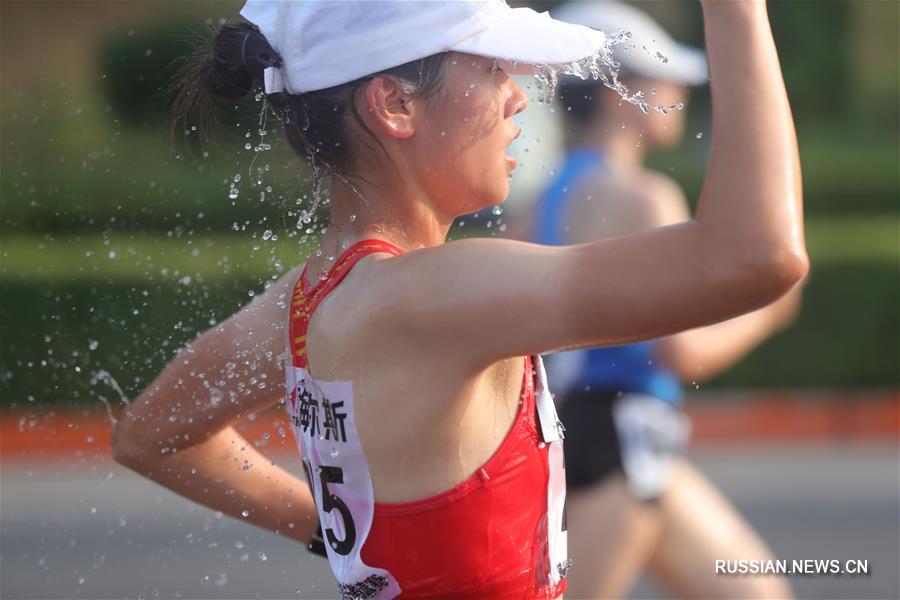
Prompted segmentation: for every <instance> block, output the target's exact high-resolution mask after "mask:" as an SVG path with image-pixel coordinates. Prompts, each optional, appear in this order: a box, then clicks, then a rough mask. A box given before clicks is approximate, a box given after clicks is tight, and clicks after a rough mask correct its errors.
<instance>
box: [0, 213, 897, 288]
mask: <svg viewBox="0 0 900 600" xmlns="http://www.w3.org/2000/svg"><path fill="white" fill-rule="evenodd" d="M255 229H256V230H257V231H256V232H255V233H252V234H231V235H228V234H218V235H209V234H206V235H203V234H198V235H190V236H184V237H175V236H172V237H159V236H153V235H146V234H135V235H129V234H127V233H124V232H116V233H113V234H110V235H75V236H55V235H52V234H46V235H43V236H41V235H34V234H32V235H16V234H13V235H10V236H7V237H5V238H4V239H3V240H2V242H0V259H2V260H0V277H2V278H3V279H5V280H7V281H9V280H27V281H32V282H45V283H54V282H65V281H96V280H100V281H103V280H109V279H112V280H117V281H128V282H141V281H145V282H165V281H167V280H174V279H181V278H183V277H185V276H187V277H191V278H197V279H201V280H203V281H207V282H210V281H215V280H219V279H235V278H237V279H241V278H246V279H259V280H263V279H266V278H268V277H270V276H271V275H273V274H277V273H280V272H283V271H284V270H285V268H287V269H289V268H291V267H292V266H294V265H298V264H300V263H302V262H303V261H304V260H305V258H306V257H307V256H308V255H309V253H310V251H311V249H312V247H313V245H314V242H313V241H312V240H309V239H307V240H302V241H301V239H299V236H298V235H297V234H296V233H294V232H291V233H289V234H283V235H281V236H278V234H275V237H276V239H272V238H270V239H268V240H263V239H262V237H261V235H262V228H260V227H257V228H255ZM806 235H807V245H808V248H809V253H810V256H811V258H812V263H813V269H817V268H818V267H819V266H824V265H833V264H842V265H851V264H871V265H879V266H890V265H893V266H895V267H896V266H897V265H898V260H900V250H898V221H897V217H896V216H894V215H891V214H878V215H860V214H850V215H841V216H819V217H810V218H808V219H807V223H806ZM288 236H290V237H288Z"/></svg>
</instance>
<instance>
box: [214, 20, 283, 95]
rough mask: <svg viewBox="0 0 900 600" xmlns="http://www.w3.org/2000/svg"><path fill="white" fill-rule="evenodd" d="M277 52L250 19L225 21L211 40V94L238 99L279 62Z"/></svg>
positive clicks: (259, 81)
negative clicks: (247, 20) (234, 21)
mask: <svg viewBox="0 0 900 600" xmlns="http://www.w3.org/2000/svg"><path fill="white" fill-rule="evenodd" d="M280 64H281V59H280V57H279V56H278V53H277V52H275V50H274V49H273V48H272V46H271V45H269V42H268V41H267V40H266V38H265V36H263V34H262V33H260V31H259V29H257V28H256V26H255V25H252V24H250V23H245V22H240V23H226V24H225V25H222V27H221V28H220V29H219V32H218V33H217V34H216V37H215V40H214V41H213V64H212V65H211V67H212V68H211V69H210V70H209V71H208V77H209V79H208V80H207V85H208V86H209V91H210V93H211V94H212V95H213V96H216V97H218V98H223V99H226V100H237V99H240V98H243V97H244V96H246V95H247V94H248V93H249V92H250V91H251V90H252V89H253V86H254V85H255V84H258V83H261V82H262V80H263V71H265V69H267V68H268V67H272V66H280Z"/></svg>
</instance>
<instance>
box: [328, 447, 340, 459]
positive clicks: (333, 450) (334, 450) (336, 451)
mask: <svg viewBox="0 0 900 600" xmlns="http://www.w3.org/2000/svg"><path fill="white" fill-rule="evenodd" d="M340 453H341V451H340V449H339V448H338V447H337V446H334V447H332V448H331V451H330V452H329V454H330V455H331V458H337V456H338V454H340Z"/></svg>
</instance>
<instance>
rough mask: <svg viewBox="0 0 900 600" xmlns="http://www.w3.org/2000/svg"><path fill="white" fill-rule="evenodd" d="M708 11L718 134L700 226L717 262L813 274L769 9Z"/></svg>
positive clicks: (727, 6)
mask: <svg viewBox="0 0 900 600" xmlns="http://www.w3.org/2000/svg"><path fill="white" fill-rule="evenodd" d="M703 8H704V20H705V26H706V43H707V52H708V55H709V63H710V77H711V85H712V98H713V103H712V104H713V105H712V112H713V129H714V132H713V153H712V160H711V162H710V167H709V170H708V173H707V177H706V180H705V182H704V187H703V192H702V194H701V197H700V203H699V206H698V211H697V217H696V220H697V222H698V223H699V224H701V226H702V228H703V230H704V236H705V237H706V238H707V241H711V242H712V243H711V245H709V246H707V249H708V250H709V251H710V252H711V253H712V255H711V260H712V261H716V260H719V259H718V258H716V257H721V259H723V260H725V261H728V260H732V259H737V260H738V261H740V262H742V263H743V264H745V266H746V267H748V268H750V267H753V265H754V262H757V261H763V262H765V261H773V260H774V261H787V262H791V261H793V262H794V263H796V264H795V265H790V266H791V267H792V268H794V269H797V270H805V260H806V254H805V248H804V241H803V228H802V220H803V215H802V189H801V179H800V164H799V159H798V150H797V141H796V135H795V131H794V124H793V119H792V116H791V110H790V106H789V104H788V98H787V93H786V91H785V87H784V81H783V78H782V75H781V69H780V66H779V62H778V56H777V53H776V49H775V44H774V41H773V39H772V34H771V30H770V27H769V23H768V16H767V14H766V8H765V4H764V3H763V2H747V1H708V2H705V3H704V4H703ZM708 264H714V263H708ZM788 270H790V269H788Z"/></svg>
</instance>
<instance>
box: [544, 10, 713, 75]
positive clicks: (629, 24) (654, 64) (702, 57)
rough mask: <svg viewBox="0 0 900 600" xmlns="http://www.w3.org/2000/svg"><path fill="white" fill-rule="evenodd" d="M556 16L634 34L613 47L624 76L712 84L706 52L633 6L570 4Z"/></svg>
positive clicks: (558, 11) (607, 29) (610, 30)
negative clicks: (676, 37) (681, 40)
mask: <svg viewBox="0 0 900 600" xmlns="http://www.w3.org/2000/svg"><path fill="white" fill-rule="evenodd" d="M553 17H554V18H555V19H559V20H561V21H566V22H568V23H578V24H580V25H587V26H588V27H593V28H594V29H599V30H601V31H605V32H607V33H609V34H612V33H616V32H619V31H627V32H628V33H630V34H631V37H630V38H629V39H628V40H626V41H624V42H621V43H617V44H614V45H613V48H612V51H613V59H614V60H616V61H618V62H619V63H621V65H622V74H623V75H627V74H632V75H638V76H643V77H649V78H651V79H662V80H666V81H674V82H676V83H683V84H685V85H703V84H705V83H707V82H708V81H709V71H708V67H707V64H706V54H705V53H704V52H703V50H700V49H698V48H692V47H691V46H686V45H684V44H680V43H678V42H676V41H675V40H673V39H672V37H671V36H670V35H669V34H668V33H666V30H665V29H663V28H662V27H661V26H660V25H659V23H657V22H656V21H654V20H653V19H652V18H650V16H649V15H648V14H647V13H645V12H643V11H641V10H639V9H637V8H635V7H633V6H630V5H628V4H624V3H622V2H616V1H608V2H568V3H566V4H563V5H561V6H560V7H559V8H558V9H555V10H554V11H553Z"/></svg>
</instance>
